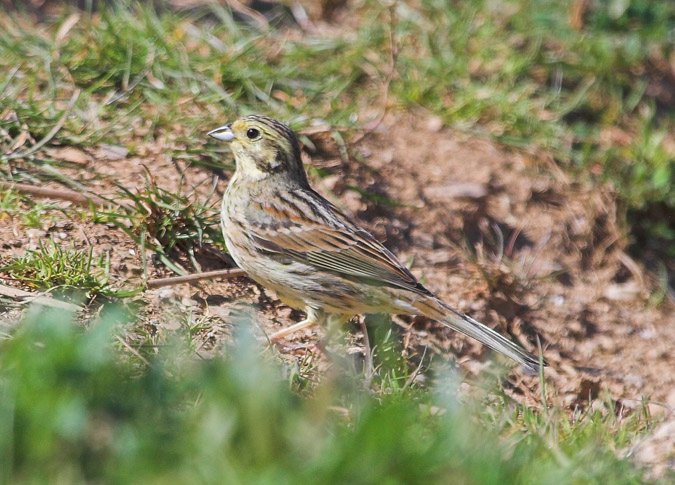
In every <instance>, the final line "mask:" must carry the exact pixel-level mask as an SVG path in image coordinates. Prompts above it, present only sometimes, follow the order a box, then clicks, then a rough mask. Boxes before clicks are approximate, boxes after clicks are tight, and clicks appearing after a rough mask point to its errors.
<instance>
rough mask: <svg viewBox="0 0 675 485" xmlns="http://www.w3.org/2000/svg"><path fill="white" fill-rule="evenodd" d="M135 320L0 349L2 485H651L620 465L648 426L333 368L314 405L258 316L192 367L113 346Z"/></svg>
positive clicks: (59, 319) (120, 316)
mask: <svg viewBox="0 0 675 485" xmlns="http://www.w3.org/2000/svg"><path fill="white" fill-rule="evenodd" d="M130 318H131V317H130V315H129V314H125V313H123V312H122V311H121V310H120V309H119V308H115V307H103V309H102V311H101V312H100V318H99V319H98V320H97V321H94V322H92V323H91V324H90V328H88V329H83V328H82V327H81V326H79V325H75V324H73V322H72V316H71V315H68V314H65V313H57V312H54V311H43V309H38V308H33V309H32V310H31V311H30V312H29V314H28V316H27V317H26V319H25V321H23V322H22V324H21V326H20V328H19V329H18V330H17V331H16V332H15V333H14V334H13V335H12V336H11V337H6V338H5V339H4V341H2V342H1V344H0V373H1V374H2V378H1V379H0V476H1V477H2V481H3V482H4V483H24V482H28V483H36V482H39V483H44V482H49V483H81V482H88V483H91V482H99V483H100V482H103V483H421V482H425V483H481V484H489V483H494V484H497V483H532V484H535V483H536V484H542V483H556V484H561V483H600V482H601V481H602V482H604V483H640V481H641V478H640V474H639V471H638V470H637V469H635V468H634V466H633V465H631V463H630V462H629V461H626V460H620V459H619V458H617V457H616V455H615V452H616V451H617V450H619V449H621V448H622V447H624V446H627V444H628V443H629V442H630V440H631V439H632V438H633V437H634V436H635V434H636V433H638V432H640V431H642V430H644V428H645V426H646V425H647V423H646V421H645V420H644V418H643V417H642V416H641V415H640V414H639V413H635V414H633V415H632V416H630V417H628V418H620V417H617V416H616V415H615V414H614V413H613V412H607V411H608V410H604V411H602V410H599V409H598V410H595V411H586V412H584V413H581V412H580V413H575V415H574V416H572V417H568V416H567V415H566V413H562V412H558V411H556V410H555V409H543V410H540V411H534V410H532V409H527V408H524V407H522V406H519V405H517V404H515V403H514V402H512V401H509V400H508V399H507V398H506V397H505V396H504V395H502V394H500V393H498V392H497V393H496V394H492V397H490V398H488V397H486V398H485V399H486V400H487V399H489V400H491V402H490V403H489V405H487V404H488V402H487V401H484V402H481V401H474V400H473V399H468V401H466V402H460V401H459V400H458V398H457V394H456V389H457V386H458V382H457V381H456V380H455V379H453V376H452V374H451V373H449V372H447V371H442V370H439V371H438V377H437V379H435V384H434V386H433V388H432V389H422V388H419V387H417V386H389V387H388V388H382V389H381V392H376V393H374V392H372V390H371V389H366V388H364V387H363V381H362V376H360V375H359V374H358V373H357V372H355V371H353V370H350V369H349V368H336V369H333V371H332V372H329V374H328V375H327V376H326V377H325V378H324V379H322V382H321V383H320V384H318V386H317V387H316V389H314V390H313V392H312V393H311V394H310V395H307V394H306V393H305V392H302V391H300V390H299V386H298V382H297V380H298V376H297V374H296V373H294V372H292V370H291V369H288V368H285V367H284V366H282V365H281V364H279V363H278V362H276V361H275V360H274V359H273V357H271V355H272V354H271V353H270V352H269V351H265V352H262V348H261V347H260V346H259V343H257V342H256V340H255V339H253V338H252V336H251V333H250V332H249V330H248V329H250V328H251V322H250V320H249V318H248V317H245V316H242V317H241V318H240V321H238V322H237V324H238V325H239V326H240V328H239V331H238V332H237V337H236V338H235V341H234V342H233V343H232V344H231V345H229V346H228V347H227V348H226V349H225V351H224V356H223V357H216V358H213V359H210V360H199V359H196V358H195V357H194V355H191V354H190V352H189V351H188V349H187V348H186V347H184V346H182V345H180V344H179V343H178V342H177V341H176V342H173V343H169V344H167V345H165V346H162V347H160V348H158V349H155V350H156V352H149V353H148V354H146V355H147V358H144V359H143V360H142V361H139V360H134V359H130V358H128V357H129V355H127V356H126V357H125V356H124V354H121V353H120V350H119V349H116V348H115V346H114V345H112V342H115V338H114V337H115V335H118V334H119V333H120V332H123V329H124V325H125V322H129V319H130ZM334 365H336V366H337V365H338V364H337V363H336V364H334ZM387 372H391V369H386V368H381V369H380V373H381V374H382V373H387ZM382 382H386V379H384V380H382Z"/></svg>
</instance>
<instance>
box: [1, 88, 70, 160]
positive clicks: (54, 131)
mask: <svg viewBox="0 0 675 485" xmlns="http://www.w3.org/2000/svg"><path fill="white" fill-rule="evenodd" d="M80 93H81V91H80V90H79V89H76V90H75V92H74V93H73V95H72V96H71V97H70V101H68V105H67V106H66V109H65V110H64V112H63V114H62V115H61V118H59V121H57V122H56V124H55V125H54V126H53V127H52V129H51V130H49V133H47V134H46V135H45V136H44V137H43V138H42V139H41V140H40V141H39V142H37V143H36V144H35V145H33V146H32V147H30V148H29V149H28V150H25V151H23V152H18V153H10V154H8V155H5V156H4V157H3V158H4V159H5V160H13V159H15V158H24V157H27V156H28V155H32V154H33V153H35V152H36V151H38V150H39V149H40V148H42V147H43V146H44V145H46V144H47V142H49V140H51V139H52V138H54V136H55V135H56V134H57V133H58V132H59V131H60V130H61V128H63V125H64V124H65V122H66V118H68V115H69V114H70V111H71V110H72V109H73V106H75V103H76V102H77V100H78V98H79V97H80Z"/></svg>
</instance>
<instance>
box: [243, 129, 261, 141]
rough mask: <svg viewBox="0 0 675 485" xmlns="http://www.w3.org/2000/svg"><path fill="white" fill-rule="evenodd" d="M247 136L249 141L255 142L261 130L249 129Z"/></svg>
mask: <svg viewBox="0 0 675 485" xmlns="http://www.w3.org/2000/svg"><path fill="white" fill-rule="evenodd" d="M246 136H247V137H248V139H249V140H255V139H256V138H258V137H259V136H260V130H257V129H255V128H249V129H248V130H246Z"/></svg>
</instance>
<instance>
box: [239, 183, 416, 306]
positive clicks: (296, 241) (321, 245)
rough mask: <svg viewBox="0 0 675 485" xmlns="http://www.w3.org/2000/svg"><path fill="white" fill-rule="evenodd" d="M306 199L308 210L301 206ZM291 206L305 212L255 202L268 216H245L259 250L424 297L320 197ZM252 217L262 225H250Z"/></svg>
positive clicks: (388, 254) (409, 277)
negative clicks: (402, 289)
mask: <svg viewBox="0 0 675 485" xmlns="http://www.w3.org/2000/svg"><path fill="white" fill-rule="evenodd" d="M308 195H311V197H312V199H310V203H311V204H315V205H314V206H313V208H312V207H307V205H306V204H305V203H304V202H305V201H307V196H308ZM296 202H297V204H296V208H300V209H303V208H304V209H305V210H299V211H297V210H296V211H293V210H291V209H290V208H289V207H288V204H286V205H284V207H283V208H281V207H279V206H275V205H274V204H273V203H271V202H269V201H262V202H257V203H256V206H257V207H256V209H257V210H260V211H263V213H265V214H266V215H267V216H268V217H263V218H249V237H250V238H251V240H252V241H253V243H254V244H256V245H257V246H258V248H259V249H260V250H261V251H265V252H267V253H271V255H273V256H276V257H279V258H282V259H286V260H288V259H290V260H294V261H298V262H301V263H304V264H307V265H310V266H314V267H315V268H317V269H318V270H323V271H330V272H332V273H335V274H339V275H341V276H345V277H348V278H352V279H358V280H361V281H363V282H366V283H370V284H380V285H390V286H395V287H399V288H404V289H407V290H411V291H415V292H419V293H424V294H428V293H429V292H428V291H427V290H426V289H425V288H424V287H423V286H422V285H421V284H420V283H419V282H418V281H417V279H416V278H415V277H414V276H413V275H412V273H410V271H409V270H408V269H407V268H406V267H405V266H403V265H402V264H401V263H400V262H399V261H398V259H396V257H395V256H394V255H393V254H392V253H391V252H390V251H389V250H388V249H387V248H385V247H384V246H383V245H382V244H381V243H380V242H378V241H377V240H376V239H375V238H374V237H373V236H372V235H371V234H370V233H368V232H367V231H365V230H363V229H360V228H358V227H357V226H355V225H354V224H353V223H352V222H350V221H349V219H348V218H347V217H346V216H345V215H344V214H342V213H341V212H340V211H339V209H337V208H336V207H335V206H333V205H332V204H330V202H328V201H326V200H325V199H323V198H322V197H321V196H320V195H318V194H316V193H314V192H312V193H311V194H308V193H307V192H305V193H304V197H303V198H302V199H298V200H297V201H296ZM255 219H260V220H264V221H265V222H264V223H259V224H255V223H251V221H252V220H255Z"/></svg>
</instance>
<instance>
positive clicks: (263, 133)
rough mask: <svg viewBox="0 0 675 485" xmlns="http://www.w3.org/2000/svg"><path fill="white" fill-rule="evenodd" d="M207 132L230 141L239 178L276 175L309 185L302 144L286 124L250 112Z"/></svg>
mask: <svg viewBox="0 0 675 485" xmlns="http://www.w3.org/2000/svg"><path fill="white" fill-rule="evenodd" d="M208 134H209V136H212V137H213V138H215V139H217V140H222V141H226V142H229V143H230V146H231V148H232V153H234V159H235V162H236V164H237V169H236V170H237V174H238V178H239V181H257V180H262V179H265V178H268V177H276V178H286V179H289V180H290V181H295V182H299V183H301V184H303V183H304V184H307V175H306V174H305V169H304V167H303V166H302V160H301V158H300V144H299V143H298V139H297V137H296V136H295V133H293V131H292V130H291V129H290V128H289V127H288V126H286V125H285V124H283V123H280V122H279V121H276V120H274V119H272V118H268V117H267V116H261V115H250V116H244V117H242V118H239V119H238V120H236V121H234V122H233V123H230V124H227V125H224V126H221V127H220V128H216V129H215V130H212V131H210V132H209V133H208Z"/></svg>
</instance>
